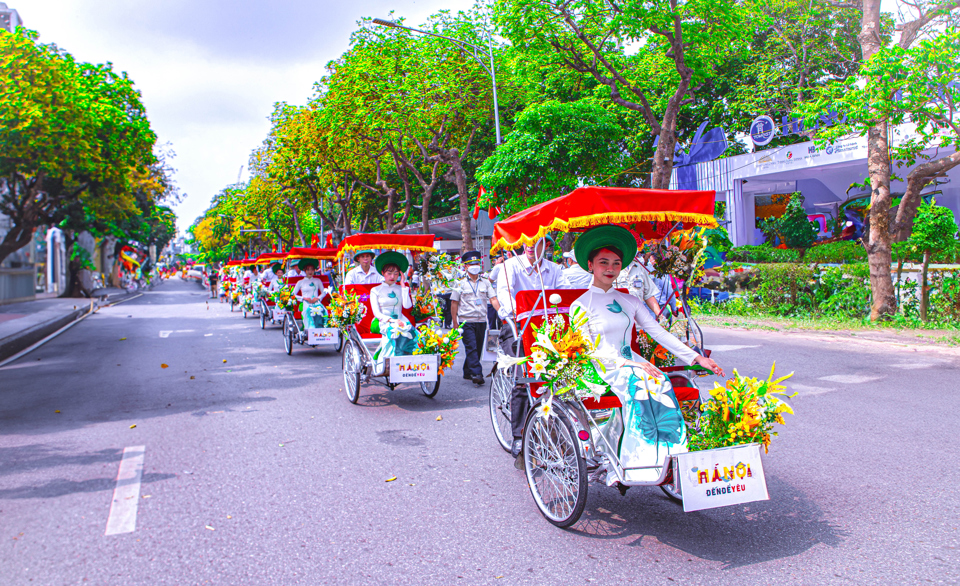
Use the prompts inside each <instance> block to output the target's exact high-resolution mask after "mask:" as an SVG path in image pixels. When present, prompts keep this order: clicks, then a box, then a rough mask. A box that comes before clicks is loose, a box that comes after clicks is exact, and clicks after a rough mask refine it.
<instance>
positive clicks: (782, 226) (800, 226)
mask: <svg viewBox="0 0 960 586" xmlns="http://www.w3.org/2000/svg"><path fill="white" fill-rule="evenodd" d="M763 231H764V233H771V234H776V235H777V236H779V237H780V241H781V242H782V243H783V244H784V245H786V246H787V247H788V248H792V249H794V250H798V251H799V252H800V258H803V255H804V254H806V252H807V250H808V249H809V248H810V247H811V246H813V243H814V242H816V241H817V234H818V233H819V227H818V225H817V223H816V222H812V221H810V219H808V218H807V212H806V210H804V209H803V196H802V195H800V193H799V192H796V193H793V194H791V196H790V201H789V202H787V209H786V210H785V211H784V212H783V215H782V216H780V217H779V218H768V219H766V220H764V221H763Z"/></svg>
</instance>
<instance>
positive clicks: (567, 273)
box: [563, 250, 593, 289]
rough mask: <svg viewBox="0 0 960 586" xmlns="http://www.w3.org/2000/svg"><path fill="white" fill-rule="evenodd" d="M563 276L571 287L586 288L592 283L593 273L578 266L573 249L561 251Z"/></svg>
mask: <svg viewBox="0 0 960 586" xmlns="http://www.w3.org/2000/svg"><path fill="white" fill-rule="evenodd" d="M563 265H564V267H566V268H564V269H563V276H564V277H566V278H567V281H569V282H570V287H571V288H573V289H586V288H588V287H589V286H590V284H591V283H593V275H591V274H590V273H588V272H587V271H585V270H583V269H582V268H580V265H578V264H577V260H576V258H575V257H574V256H573V251H572V250H571V251H570V252H564V253H563Z"/></svg>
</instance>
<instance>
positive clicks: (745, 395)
mask: <svg viewBox="0 0 960 586" xmlns="http://www.w3.org/2000/svg"><path fill="white" fill-rule="evenodd" d="M774 368H776V364H774ZM774 368H771V369H770V376H769V377H768V378H767V380H760V379H756V378H748V377H744V376H741V375H740V373H739V372H737V371H736V369H734V371H733V378H732V379H730V380H728V381H727V384H726V385H725V386H720V384H719V383H714V384H715V387H714V388H713V389H712V390H711V391H710V399H709V400H708V401H707V402H706V403H705V404H704V405H703V407H702V410H703V414H702V415H701V416H700V425H699V429H696V430H694V429H690V435H689V439H688V441H687V445H688V447H689V448H690V450H691V451H696V450H709V449H713V448H723V447H728V446H736V445H740V444H749V443H760V444H763V450H764V452H767V451H768V449H769V447H770V436H774V435H777V432H775V431H773V426H774V424H780V425H785V422H784V420H783V414H784V413H790V414H791V415H792V414H793V409H791V408H790V405H788V404H787V403H786V402H785V401H784V400H783V399H782V397H785V396H786V397H793V396H794V395H787V394H786V387H784V386H783V385H781V384H780V383H782V382H783V381H785V380H787V379H788V378H790V377H791V376H793V373H792V372H791V373H790V374H788V375H787V376H783V377H780V378H778V379H776V380H774V378H773V370H774ZM794 394H796V393H794Z"/></svg>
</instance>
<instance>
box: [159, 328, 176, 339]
mask: <svg viewBox="0 0 960 586" xmlns="http://www.w3.org/2000/svg"><path fill="white" fill-rule="evenodd" d="M172 333H173V330H160V337H161V338H169V337H170V334H172Z"/></svg>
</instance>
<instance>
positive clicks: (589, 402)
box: [583, 395, 623, 409]
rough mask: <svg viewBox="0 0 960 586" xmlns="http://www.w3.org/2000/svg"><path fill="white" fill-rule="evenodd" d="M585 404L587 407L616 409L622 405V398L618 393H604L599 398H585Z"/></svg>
mask: <svg viewBox="0 0 960 586" xmlns="http://www.w3.org/2000/svg"><path fill="white" fill-rule="evenodd" d="M583 406H584V407H586V408H587V409H614V408H616V407H622V406H623V405H622V404H621V403H620V398H619V397H617V396H616V395H604V396H602V397H600V398H599V399H593V398H590V399H584V400H583Z"/></svg>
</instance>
